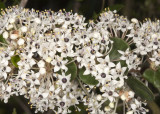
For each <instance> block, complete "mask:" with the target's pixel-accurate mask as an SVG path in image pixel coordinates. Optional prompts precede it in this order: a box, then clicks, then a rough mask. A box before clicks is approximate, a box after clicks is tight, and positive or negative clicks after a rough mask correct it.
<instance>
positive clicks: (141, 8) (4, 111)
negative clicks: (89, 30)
mask: <svg viewBox="0 0 160 114" xmlns="http://www.w3.org/2000/svg"><path fill="white" fill-rule="evenodd" d="M20 2H21V0H0V8H5V7H8V6H12V5H18V4H20ZM25 7H27V8H34V9H36V10H45V9H51V10H54V11H58V10H59V9H66V11H70V10H73V12H77V13H79V14H82V15H84V16H85V17H86V19H87V21H88V20H90V19H96V18H97V17H98V16H99V14H100V12H102V11H103V10H104V8H108V7H109V8H110V10H117V11H118V13H119V14H120V15H125V16H127V17H128V18H129V19H131V18H133V17H135V18H137V19H138V20H141V21H143V20H144V19H145V18H151V19H152V20H154V19H155V18H159V16H160V0H28V2H27V4H26V6H25ZM82 70H83V69H82ZM82 72H83V71H82ZM153 72H154V71H152V70H151V69H148V70H146V71H145V72H144V74H143V76H144V79H146V80H148V81H149V82H150V83H149V87H150V89H151V90H152V91H153V93H154V96H155V102H156V103H155V102H151V103H149V106H150V108H151V110H152V111H151V112H150V113H154V114H157V112H156V110H157V109H158V107H159V106H160V94H159V91H160V79H159V78H160V77H159V76H158V75H159V74H160V70H158V71H157V72H154V73H153ZM150 73H151V74H152V75H153V76H152V77H154V79H152V78H150V77H151V75H150ZM81 78H82V79H83V76H82V77H81ZM132 80H133V79H132ZM85 81H86V80H84V82H85ZM91 83H94V82H91ZM95 83H96V82H95ZM156 88H158V89H156ZM135 89H136V88H135ZM155 93H156V94H155ZM156 104H157V105H156ZM30 107H31V106H30V105H29V103H28V100H26V99H24V98H23V96H22V97H16V96H14V97H12V98H11V99H10V101H9V103H7V104H4V103H3V102H1V101H0V114H32V113H34V109H31V108H30ZM80 107H82V110H83V112H81V113H78V112H76V111H74V112H73V114H85V113H87V112H86V111H85V107H84V106H81V104H80ZM71 108H72V107H71ZM72 110H75V109H72ZM117 110H121V109H119V108H118V109H117ZM118 112H119V113H120V114H121V111H118ZM52 113H53V112H52V111H51V110H49V111H48V112H45V114H52Z"/></svg>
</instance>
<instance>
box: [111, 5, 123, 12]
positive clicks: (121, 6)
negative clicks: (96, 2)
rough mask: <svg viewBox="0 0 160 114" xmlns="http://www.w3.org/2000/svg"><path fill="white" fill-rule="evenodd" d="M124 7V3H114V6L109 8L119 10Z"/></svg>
mask: <svg viewBox="0 0 160 114" xmlns="http://www.w3.org/2000/svg"><path fill="white" fill-rule="evenodd" d="M123 7H124V5H122V4H115V5H112V6H109V7H108V8H109V10H111V11H114V10H116V11H117V12H118V11H120V10H121V9H122V8H123Z"/></svg>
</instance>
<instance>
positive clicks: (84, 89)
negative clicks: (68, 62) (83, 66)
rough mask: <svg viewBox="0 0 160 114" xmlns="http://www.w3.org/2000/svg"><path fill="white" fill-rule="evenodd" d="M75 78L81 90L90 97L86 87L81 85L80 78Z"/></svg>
mask: <svg viewBox="0 0 160 114" xmlns="http://www.w3.org/2000/svg"><path fill="white" fill-rule="evenodd" d="M77 80H78V82H79V84H80V86H81V87H82V89H83V91H84V92H85V93H86V94H87V96H88V97H90V94H89V93H88V91H87V89H86V88H85V87H84V86H83V84H82V82H81V80H80V79H79V78H78V77H77Z"/></svg>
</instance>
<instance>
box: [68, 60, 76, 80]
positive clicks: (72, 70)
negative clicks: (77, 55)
mask: <svg viewBox="0 0 160 114" xmlns="http://www.w3.org/2000/svg"><path fill="white" fill-rule="evenodd" d="M68 59H69V62H70V61H72V59H71V58H68ZM66 66H67V68H68V71H67V72H66V75H68V74H71V81H72V80H74V79H75V78H76V77H77V66H76V64H75V62H71V63H69V64H68V65H66Z"/></svg>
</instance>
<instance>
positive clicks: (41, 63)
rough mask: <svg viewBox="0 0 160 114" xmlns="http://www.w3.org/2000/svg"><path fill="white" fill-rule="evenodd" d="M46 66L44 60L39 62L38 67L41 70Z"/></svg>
mask: <svg viewBox="0 0 160 114" xmlns="http://www.w3.org/2000/svg"><path fill="white" fill-rule="evenodd" d="M44 66H45V62H44V61H43V60H40V61H39V62H38V67H39V68H42V67H44Z"/></svg>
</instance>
